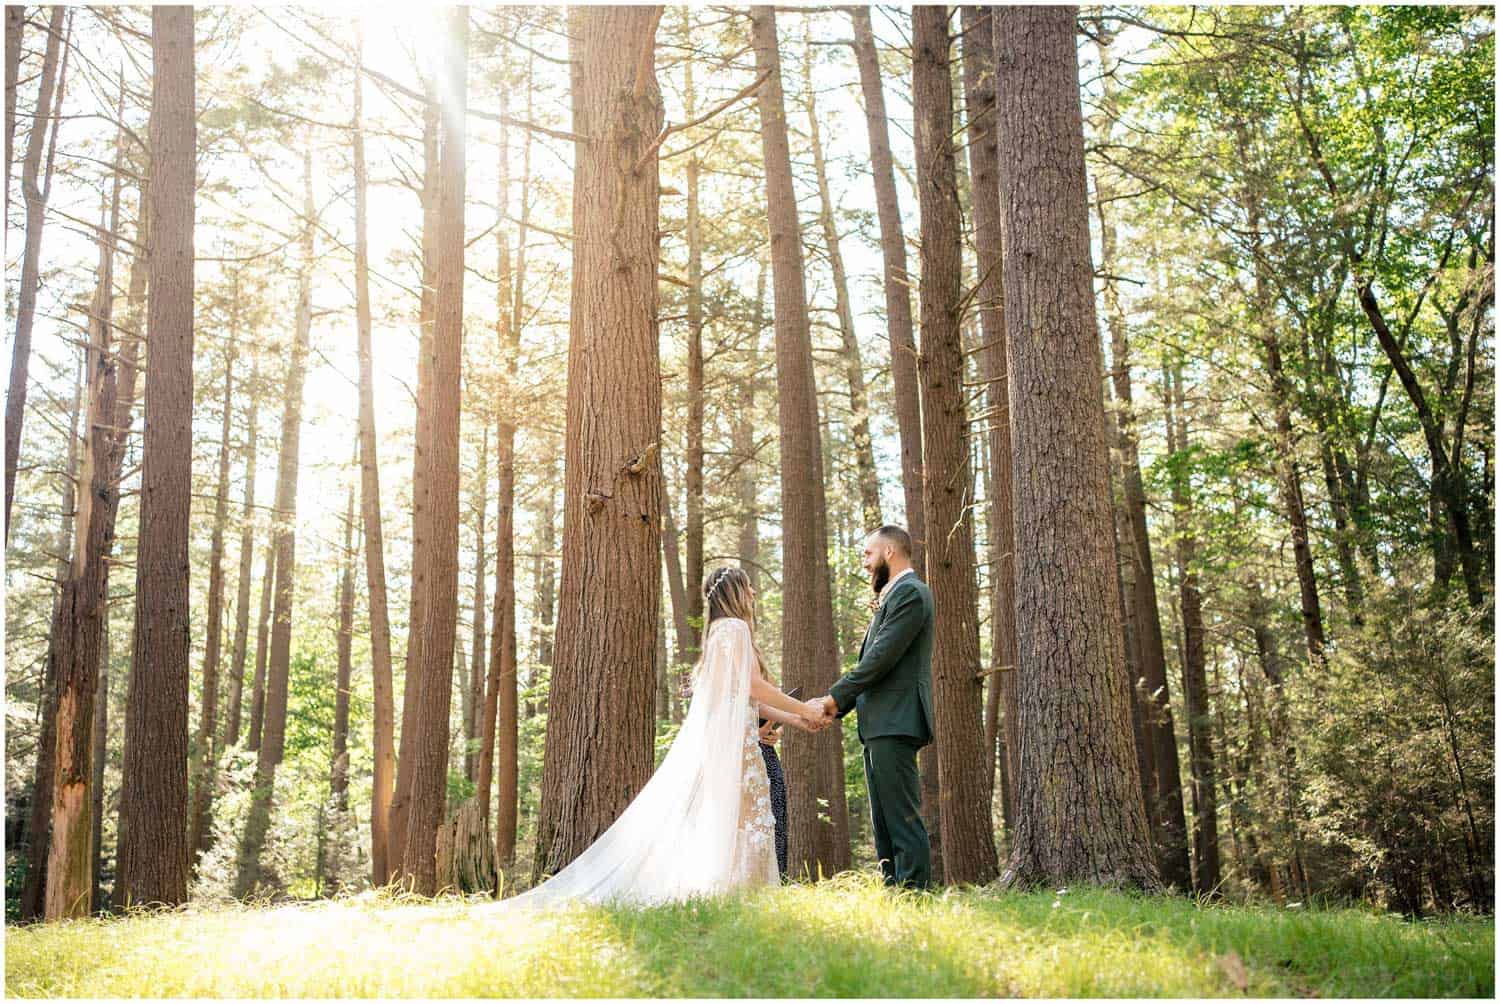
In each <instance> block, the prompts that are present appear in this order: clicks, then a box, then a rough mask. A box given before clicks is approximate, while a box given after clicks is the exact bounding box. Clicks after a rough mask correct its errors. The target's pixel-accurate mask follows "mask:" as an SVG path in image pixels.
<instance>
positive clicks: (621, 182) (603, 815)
mask: <svg viewBox="0 0 1500 1004" xmlns="http://www.w3.org/2000/svg"><path fill="white" fill-rule="evenodd" d="M661 13H662V9H661V8H660V7H571V8H569V10H568V37H569V54H570V56H571V59H572V95H573V131H574V132H576V133H579V134H580V135H584V136H589V137H593V138H592V139H591V140H590V141H589V142H586V143H580V144H578V146H577V166H576V173H575V178H576V184H575V188H574V196H573V236H574V242H573V289H572V313H571V317H570V321H569V328H568V388H569V394H568V406H567V448H566V472H565V483H564V498H565V499H566V500H567V507H566V509H565V513H566V515H565V516H564V519H563V565H562V583H561V594H562V595H561V599H560V602H559V605H558V613H557V645H556V663H555V665H554V666H553V670H552V688H551V695H550V697H549V699H548V703H549V711H548V716H547V739H546V744H547V745H546V755H545V757H544V761H543V765H542V806H541V813H540V816H539V818H538V821H537V848H536V858H535V861H534V865H533V870H534V873H535V876H536V877H540V876H542V875H544V874H549V873H553V872H556V871H558V870H559V869H561V868H562V867H563V866H564V865H566V864H568V862H570V861H572V860H573V859H574V858H575V857H577V856H578V854H579V853H580V852H581V851H583V850H584V848H586V847H588V846H589V845H590V844H591V843H593V842H594V840H595V839H597V838H598V836H599V835H600V834H601V833H603V832H604V831H605V830H606V829H607V828H608V827H609V826H610V824H611V823H613V822H614V820H615V819H616V817H618V816H619V814H620V812H621V811H622V810H623V809H624V808H625V806H626V805H628V804H629V803H630V800H631V799H632V798H634V797H635V795H636V793H637V792H638V791H640V789H641V788H642V787H643V786H644V785H645V783H646V780H647V778H649V777H650V775H651V768H652V762H653V757H652V749H651V736H652V732H653V728H654V722H653V716H652V692H653V690H654V689H655V679H654V677H655V673H654V667H653V662H654V659H655V655H656V644H655V638H654V634H655V631H656V625H657V619H658V612H659V606H660V594H661V563H660V560H659V555H660V553H661V510H662V501H663V493H662V473H661V453H660V443H661V432H662V430H661V385H660V374H659V369H660V365H659V361H658V348H657V346H658V338H659V332H658V327H657V296H658V294H657V289H656V271H657V264H658V260H659V251H658V247H657V234H656V223H657V208H658V202H659V199H660V185H659V181H658V176H657V162H656V149H655V147H654V146H653V145H652V144H653V141H654V140H655V139H656V136H657V134H658V133H659V132H660V131H661V127H662V121H663V113H662V102H661V92H660V90H659V89H658V87H657V83H656V70H655V61H654V57H655V44H656V28H657V24H658V22H659V21H660V19H661ZM606 374H607V376H606ZM600 568H608V569H611V570H612V571H611V574H610V575H609V577H608V581H605V580H604V579H602V578H600V577H599V576H597V575H596V574H594V570H596V569H600ZM605 625H608V629H606V628H605ZM601 692H605V693H611V694H613V695H615V704H614V708H615V710H614V712H613V713H611V714H609V715H602V716H601V715H596V714H594V713H593V709H594V708H595V707H596V700H595V696H596V695H597V694H599V693H601Z"/></svg>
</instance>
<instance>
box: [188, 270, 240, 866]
mask: <svg viewBox="0 0 1500 1004" xmlns="http://www.w3.org/2000/svg"><path fill="white" fill-rule="evenodd" d="M237 295H238V291H237V290H236V296H237ZM238 306H239V304H238V302H236V304H235V309H236V310H238ZM234 337H235V333H234V332H232V333H231V335H230V343H229V346H228V348H227V350H226V354H225V359H224V406H223V408H222V409H221V410H220V424H219V488H218V491H217V492H216V493H215V495H214V525H213V530H212V532H211V534H210V538H209V547H208V627H207V630H206V638H205V640H204V644H203V697H202V700H201V701H200V703H199V706H198V734H197V735H196V736H195V737H194V738H193V764H192V777H191V778H189V780H190V782H191V785H190V787H191V789H192V797H193V806H192V810H191V811H192V814H191V815H190V816H189V818H188V853H189V854H190V855H191V856H192V859H191V860H190V861H189V862H188V864H189V869H190V871H191V872H193V873H194V874H196V873H197V869H198V860H199V859H200V858H201V857H202V856H203V854H204V853H205V852H206V851H207V850H208V848H209V845H210V843H211V842H212V840H213V831H212V830H211V829H210V826H209V822H210V812H211V809H212V805H213V790H214V785H215V783H216V782H215V775H216V774H217V773H218V767H219V759H218V749H217V746H216V742H217V740H218V736H219V728H218V726H219V722H218V717H219V714H218V713H219V650H220V648H221V640H222V637H223V625H224V524H225V523H227V522H228V520H229V434H230V424H229V420H230V417H231V416H232V415H233V414H234V364H235V358H236V356H237V355H238V352H239V350H238V348H237V347H236V345H235V342H234Z"/></svg>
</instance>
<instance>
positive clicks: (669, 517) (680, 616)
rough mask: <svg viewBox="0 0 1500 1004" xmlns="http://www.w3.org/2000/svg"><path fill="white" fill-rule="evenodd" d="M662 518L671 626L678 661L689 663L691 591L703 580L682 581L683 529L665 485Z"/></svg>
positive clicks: (662, 541)
mask: <svg viewBox="0 0 1500 1004" xmlns="http://www.w3.org/2000/svg"><path fill="white" fill-rule="evenodd" d="M663 480H665V479H663ZM661 522H662V530H661V553H662V561H663V562H665V564H666V568H667V599H668V600H669V601H670V602H671V604H672V628H673V631H674V635H673V638H674V640H675V642H676V654H677V661H678V662H681V663H687V662H688V654H689V653H690V652H692V651H693V627H692V621H690V620H689V619H688V618H689V617H690V616H691V614H690V613H689V609H690V608H689V600H688V594H689V593H695V592H698V591H699V590H700V589H702V588H703V582H702V580H699V581H698V582H693V583H688V582H684V581H683V575H682V556H681V554H680V553H679V551H678V547H677V538H678V536H679V533H680V531H679V530H678V529H677V518H676V516H675V515H674V514H673V512H672V493H671V491H670V490H667V489H666V488H664V489H663V491H662V503H661ZM700 609H701V606H700Z"/></svg>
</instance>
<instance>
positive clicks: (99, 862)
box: [89, 581, 109, 912]
mask: <svg viewBox="0 0 1500 1004" xmlns="http://www.w3.org/2000/svg"><path fill="white" fill-rule="evenodd" d="M106 585H108V582H107V581H106ZM99 632H100V635H101V638H100V642H99V674H98V676H99V685H98V687H96V688H95V690H94V735H93V745H94V750H93V756H92V758H91V759H90V771H91V773H92V777H91V778H90V781H89V792H90V795H91V800H92V805H90V807H89V903H90V905H91V908H92V909H93V910H94V911H96V912H97V911H98V910H100V909H101V908H103V907H104V905H105V901H104V761H105V760H106V759H107V757H108V755H109V595H108V591H107V590H106V591H104V592H102V593H101V594H100V597H99Z"/></svg>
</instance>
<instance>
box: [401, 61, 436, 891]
mask: <svg viewBox="0 0 1500 1004" xmlns="http://www.w3.org/2000/svg"><path fill="white" fill-rule="evenodd" d="M423 90H424V94H425V100H424V103H423V106H422V151H423V155H422V156H423V171H422V186H423V187H422V296H421V305H420V315H419V321H418V328H419V335H418V345H417V417H416V429H415V435H414V436H413V443H412V478H411V602H410V604H409V605H408V612H407V618H406V665H405V677H404V680H405V682H404V685H403V688H402V692H401V738H400V746H399V747H398V749H399V752H398V753H397V756H396V779H395V790H394V792H393V794H392V797H391V812H390V828H389V833H388V835H387V840H388V841H389V843H390V862H389V863H390V869H391V874H392V875H393V876H394V875H395V874H396V873H398V872H400V871H401V859H402V854H403V853H404V851H405V847H406V820H407V816H408V813H409V811H410V805H411V790H410V787H409V785H410V784H411V777H412V774H411V770H410V769H409V768H408V767H407V766H406V761H407V760H408V759H409V758H410V757H411V755H412V745H411V744H412V742H413V740H415V739H416V729H415V728H414V727H413V725H414V715H415V714H416V711H415V705H416V700H417V696H418V695H419V694H420V693H421V674H422V666H423V662H422V658H421V652H422V639H423V637H424V636H425V632H426V620H427V593H428V578H429V576H430V575H431V571H430V568H429V565H430V559H431V555H432V547H431V540H430V538H431V534H432V528H431V521H432V516H431V505H430V504H429V501H428V496H429V494H430V491H431V478H430V476H429V474H428V468H429V465H430V460H431V456H430V453H431V450H430V447H429V439H430V438H431V431H430V426H431V423H432V368H433V365H434V363H433V345H434V343H433V323H434V317H435V312H434V305H435V300H434V292H435V290H434V284H435V282H436V271H435V263H436V256H437V228H438V209H439V189H440V179H439V173H440V171H441V167H440V164H439V148H438V143H439V135H438V130H439V128H440V125H441V118H442V116H441V109H440V106H439V102H438V93H437V84H436V81H434V80H433V79H432V78H431V77H430V76H429V77H427V78H425V79H424V80H423ZM444 672H446V669H445V670H444Z"/></svg>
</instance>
